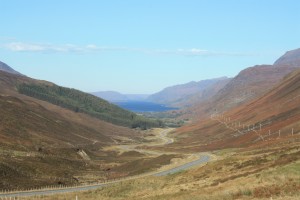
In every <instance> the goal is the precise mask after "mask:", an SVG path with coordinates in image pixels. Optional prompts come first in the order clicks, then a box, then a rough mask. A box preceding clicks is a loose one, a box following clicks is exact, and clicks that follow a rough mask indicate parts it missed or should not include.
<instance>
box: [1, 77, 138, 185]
mask: <svg viewBox="0 0 300 200" xmlns="http://www.w3.org/2000/svg"><path fill="white" fill-rule="evenodd" d="M20 86H37V88H39V89H45V88H47V90H42V92H41V91H39V92H38V93H35V92H36V90H32V92H33V94H38V95H41V94H44V95H50V98H51V99H52V100H61V101H60V103H66V105H73V103H78V104H77V105H78V106H79V108H81V106H83V108H85V109H87V110H88V111H93V109H95V108H93V106H94V104H96V105H98V103H99V101H101V102H103V104H104V106H106V105H107V104H109V103H108V102H106V101H103V100H100V99H98V98H96V97H94V96H92V95H87V94H83V93H82V92H79V91H75V90H71V89H67V88H61V87H58V86H56V85H54V84H53V83H49V82H46V81H38V80H34V79H31V78H28V77H25V76H19V75H15V74H11V73H7V72H4V71H0V110H1V115H0V171H1V173H0V188H2V189H8V188H10V189H11V188H28V187H34V186H42V185H59V184H74V183H83V182H85V183H86V182H88V181H95V177H97V179H102V180H103V179H107V178H108V177H109V176H110V175H108V173H107V169H110V168H112V167H116V166H120V165H122V164H124V163H126V162H127V161H128V160H130V161H131V160H135V159H142V157H141V156H143V155H137V156H132V157H130V158H127V157H124V156H123V155H118V154H117V153H116V152H115V151H112V150H105V148H106V147H108V146H111V145H116V144H122V143H127V144H128V143H130V142H133V141H140V140H143V138H142V136H143V135H142V134H141V133H140V132H139V131H137V130H133V129H129V128H126V127H121V126H117V125H113V124H111V123H107V122H104V121H103V120H100V119H98V118H96V117H93V116H91V115H90V114H88V113H85V112H74V111H72V110H71V109H66V108H64V107H63V106H62V105H60V106H58V105H55V104H52V103H49V102H47V101H44V100H39V99H36V98H33V97H30V96H27V95H26V96H25V95H23V94H20V93H19V92H18V90H17V88H18V87H20ZM29 88H31V87H29ZM55 89H58V90H60V91H61V92H62V93H63V94H61V95H59V94H58V93H56V91H55ZM29 91H31V90H29ZM68 91H70V92H71V93H70V94H69V95H71V94H72V95H74V96H72V97H71V96H68V95H67V92H68ZM76 95H79V96H76ZM90 96H92V97H93V98H92V100H93V101H89V100H90ZM77 97H84V99H85V100H86V101H88V102H90V103H91V104H92V106H91V107H85V104H84V103H83V104H84V105H82V104H81V102H80V98H79V100H78V101H76V100H75V99H72V98H77ZM94 98H95V99H94ZM96 99H97V100H96ZM68 103H70V104H68ZM109 105H110V104H109ZM101 106H102V108H103V105H100V107H101ZM109 109H112V110H111V111H115V110H114V109H119V110H121V109H120V108H117V107H108V108H107V110H108V112H107V113H109V111H110V110H109ZM117 111H118V110H117ZM117 111H116V112H117ZM122 111H123V110H122ZM126 113H127V111H126ZM130 114H131V113H130ZM125 117H126V116H125ZM123 171H124V173H127V171H126V170H125V169H124V170H123Z"/></svg>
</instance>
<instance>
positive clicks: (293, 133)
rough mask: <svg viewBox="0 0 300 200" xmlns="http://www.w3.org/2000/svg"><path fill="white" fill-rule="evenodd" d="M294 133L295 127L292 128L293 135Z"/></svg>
mask: <svg viewBox="0 0 300 200" xmlns="http://www.w3.org/2000/svg"><path fill="white" fill-rule="evenodd" d="M293 135H294V128H292V136H293Z"/></svg>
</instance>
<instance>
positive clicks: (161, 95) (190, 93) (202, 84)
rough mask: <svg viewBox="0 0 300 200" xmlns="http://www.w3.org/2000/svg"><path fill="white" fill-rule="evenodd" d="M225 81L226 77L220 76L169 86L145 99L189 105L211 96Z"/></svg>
mask: <svg viewBox="0 0 300 200" xmlns="http://www.w3.org/2000/svg"><path fill="white" fill-rule="evenodd" d="M227 81H229V79H228V78H227V77H221V78H215V79H208V80H202V81H199V82H195V81H193V82H189V83H186V84H181V85H176V86H171V87H168V88H165V89H163V90H162V91H160V92H158V93H155V94H152V95H150V96H149V97H148V98H147V100H148V101H151V102H154V103H160V104H165V105H169V106H175V107H184V106H190V105H192V104H193V103H194V102H197V101H203V100H205V99H207V98H209V97H210V96H213V95H214V94H215V93H216V92H217V91H218V89H220V86H221V85H224V84H226V82H227ZM220 83H222V84H220ZM215 86H216V87H215Z"/></svg>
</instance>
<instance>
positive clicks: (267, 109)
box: [174, 70, 300, 150]
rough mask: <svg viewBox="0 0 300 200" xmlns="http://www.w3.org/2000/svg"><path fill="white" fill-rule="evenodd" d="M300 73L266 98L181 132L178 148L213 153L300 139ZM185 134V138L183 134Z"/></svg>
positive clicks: (285, 79)
mask: <svg viewBox="0 0 300 200" xmlns="http://www.w3.org/2000/svg"><path fill="white" fill-rule="evenodd" d="M299 105H300V70H297V71H295V72H292V73H291V74H289V75H288V76H287V77H285V78H284V79H283V80H282V81H281V82H279V83H278V84H276V86H274V87H273V89H271V90H270V91H269V92H267V93H266V94H265V95H263V96H261V97H260V98H257V99H255V100H253V101H250V102H248V103H246V104H243V105H240V106H238V107H236V108H235V109H232V110H230V111H228V112H225V113H219V112H218V111H216V113H212V114H211V118H209V119H207V120H204V121H202V122H200V123H195V124H194V125H192V126H186V127H182V128H181V129H178V137H179V138H181V139H178V144H176V145H175V144H174V146H178V145H179V146H180V148H181V149H182V146H181V145H183V144H190V145H189V147H187V149H193V150H195V149H197V150H213V149H222V148H237V147H249V146H260V145H266V144H273V143H280V142H288V141H289V140H299V139H300V138H299V137H300V123H299V120H300V109H299ZM183 133H186V134H187V135H188V137H187V135H186V134H183Z"/></svg>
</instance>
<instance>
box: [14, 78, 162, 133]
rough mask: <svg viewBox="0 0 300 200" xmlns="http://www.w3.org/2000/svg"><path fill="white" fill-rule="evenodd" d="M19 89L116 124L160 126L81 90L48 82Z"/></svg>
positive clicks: (157, 122)
mask: <svg viewBox="0 0 300 200" xmlns="http://www.w3.org/2000/svg"><path fill="white" fill-rule="evenodd" d="M17 89H18V91H19V92H20V93H21V94H25V95H28V96H31V97H33V98H37V99H40V100H43V101H47V102H49V103H52V104H54V105H58V106H61V107H63V108H67V109H70V110H72V111H74V112H80V113H85V114H88V115H90V116H92V117H96V118H99V119H101V120H104V121H106V122H109V123H113V124H116V125H121V126H127V127H131V128H137V127H140V128H143V129H147V128H151V127H159V126H160V125H161V123H160V122H159V121H157V120H152V119H147V118H145V117H142V116H139V115H137V114H135V113H133V112H130V111H127V110H124V109H122V108H120V107H118V106H116V105H114V104H111V103H109V102H107V101H105V100H103V99H100V98H98V97H95V96H94V95H91V94H87V93H84V92H81V91H79V90H75V89H70V88H65V87H60V86H57V85H54V84H53V85H46V84H26V83H23V84H18V85H17Z"/></svg>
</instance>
